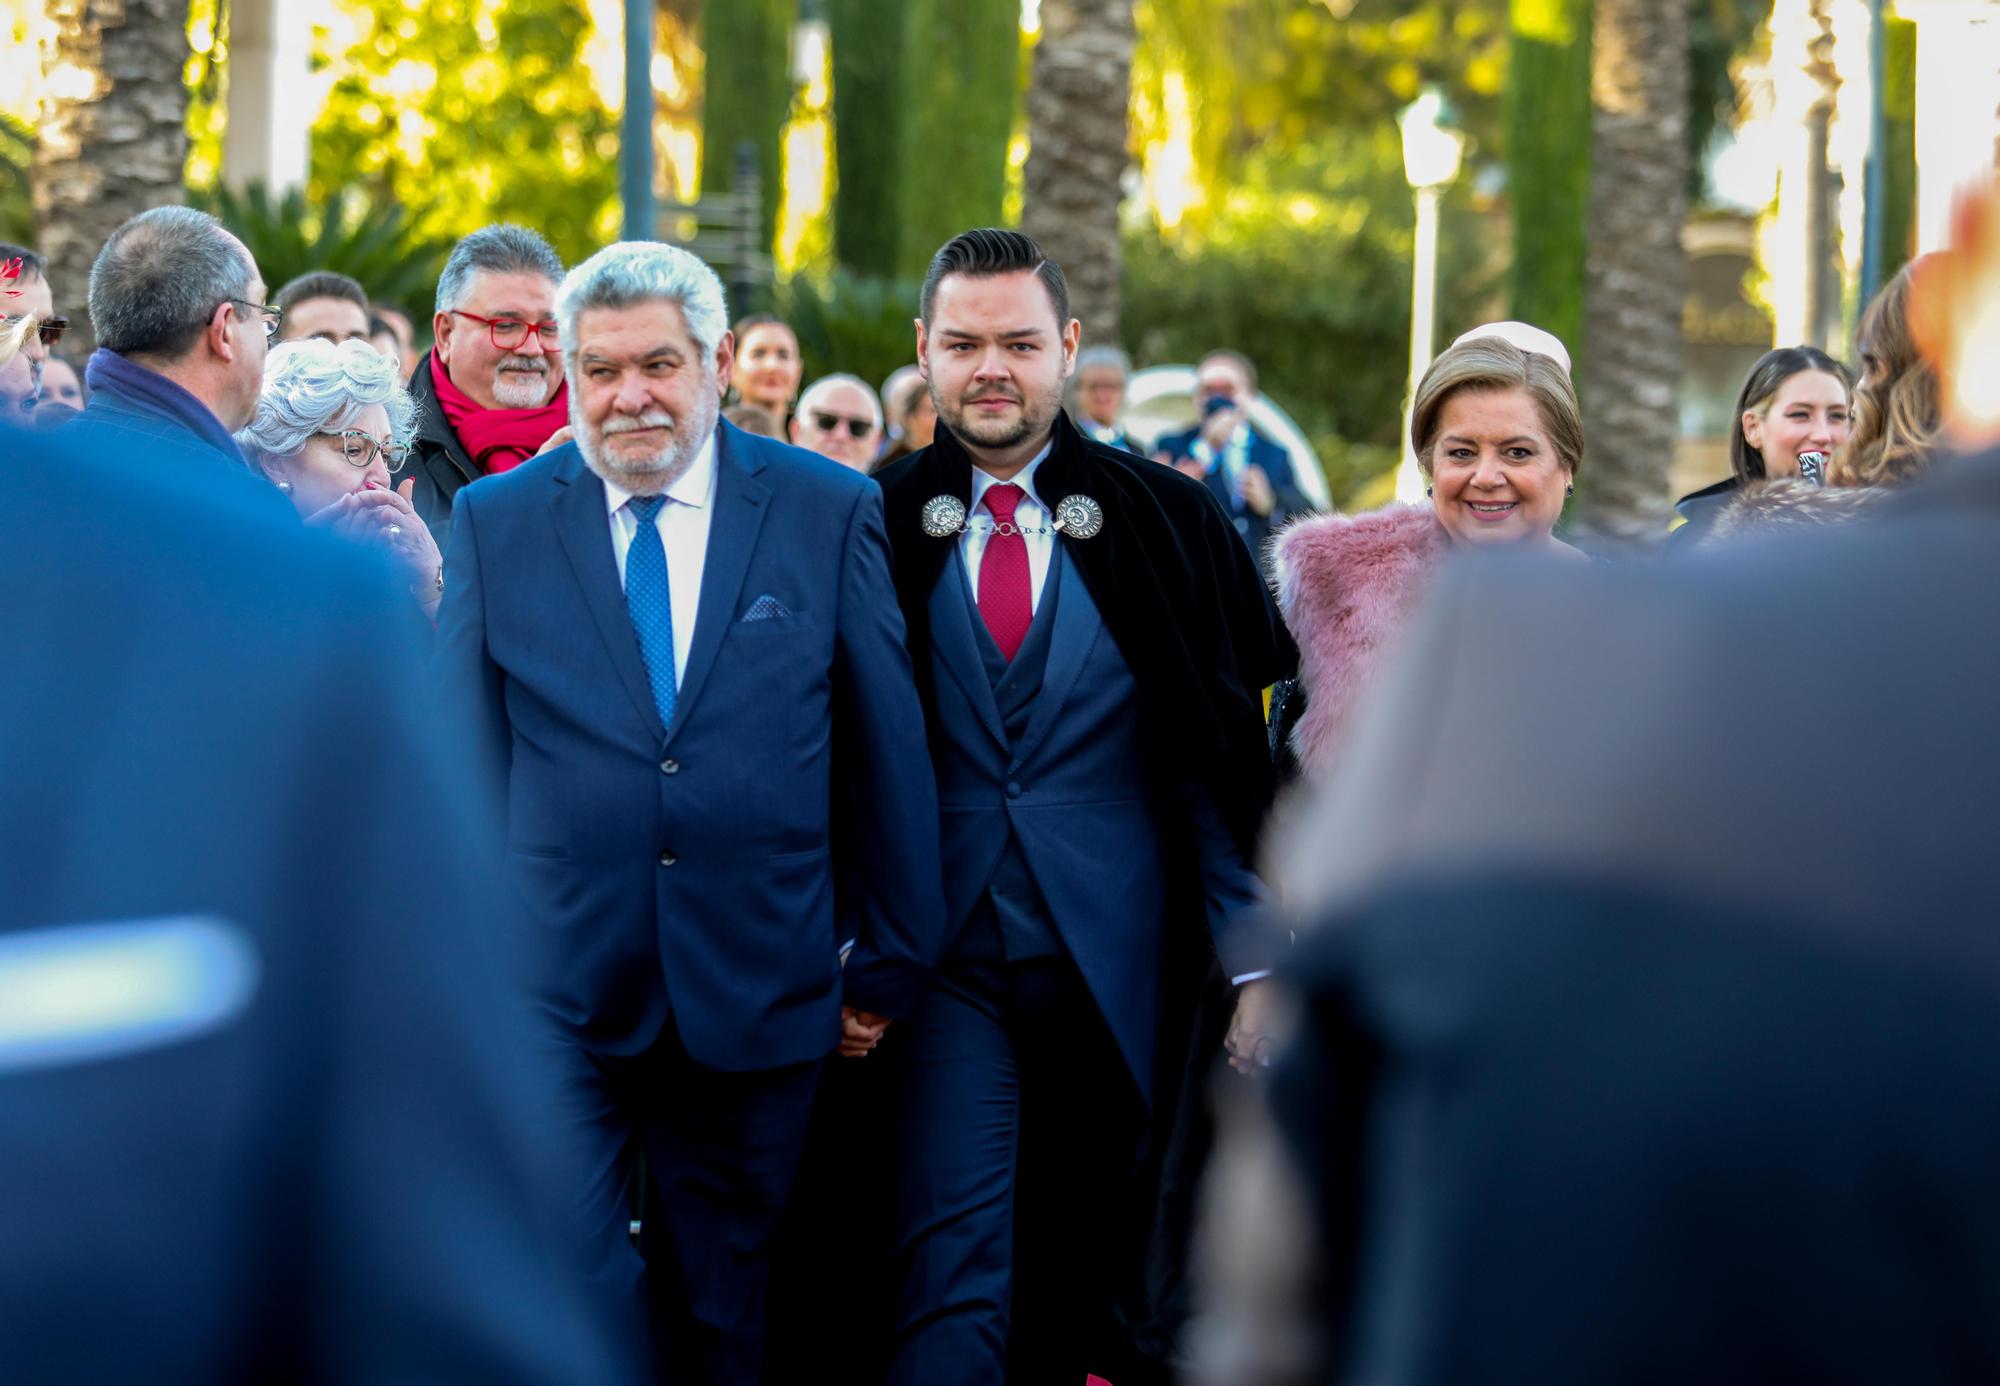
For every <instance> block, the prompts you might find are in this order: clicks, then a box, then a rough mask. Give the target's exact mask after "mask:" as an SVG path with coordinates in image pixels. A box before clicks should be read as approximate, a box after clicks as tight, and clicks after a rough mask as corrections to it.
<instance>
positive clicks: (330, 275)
mask: <svg viewBox="0 0 2000 1386" xmlns="http://www.w3.org/2000/svg"><path fill="white" fill-rule="evenodd" d="M309 298H338V299H343V300H345V301H346V302H348V303H352V304H354V305H355V306H356V307H358V308H359V309H360V310H361V311H362V312H364V313H372V312H373V311H374V309H373V307H372V306H370V304H369V302H368V290H366V289H364V288H362V287H361V281H360V280H358V279H349V278H348V277H347V276H346V275H344V274H342V273H340V272H339V271H338V270H307V271H306V272H305V273H304V274H302V275H300V276H299V277H298V278H297V279H294V280H293V281H292V282H291V283H289V284H287V285H285V287H284V288H282V289H280V290H278V296H277V297H276V298H274V299H272V300H271V306H272V307H274V308H280V309H283V310H284V311H285V312H287V313H289V312H291V311H292V309H293V307H294V306H296V305H298V304H301V303H304V302H305V301H306V300H307V299H309Z"/></svg>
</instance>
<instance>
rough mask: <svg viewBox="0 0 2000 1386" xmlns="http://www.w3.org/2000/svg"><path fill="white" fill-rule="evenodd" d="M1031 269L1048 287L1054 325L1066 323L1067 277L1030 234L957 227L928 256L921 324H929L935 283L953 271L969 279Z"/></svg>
mask: <svg viewBox="0 0 2000 1386" xmlns="http://www.w3.org/2000/svg"><path fill="white" fill-rule="evenodd" d="M1023 270H1033V271H1034V272H1035V275H1036V277H1037V278H1039V279H1040V280H1041V281H1042V287H1043V288H1045V289H1047V290H1048V291H1049V302H1050V303H1051V304H1053V305H1054V306H1055V310H1056V329H1057V330H1058V331H1061V330H1062V329H1063V328H1065V327H1067V326H1069V281H1068V280H1066V279H1064V278H1063V272H1062V266H1061V265H1058V264H1057V263H1056V262H1055V261H1054V260H1051V259H1050V258H1049V257H1048V256H1047V255H1045V254H1043V253H1042V247H1041V244H1040V243H1039V242H1038V241H1036V240H1035V238H1034V237H1033V236H1026V235H1023V234H1022V233H1021V232H1019V231H1002V230H1000V229H998V228H997V227H991V226H984V227H981V228H980V229H978V230H977V231H961V232H959V234H957V235H956V236H953V237H952V238H951V239H950V240H948V241H946V242H945V243H944V245H943V246H942V247H941V248H940V249H939V250H938V253H937V254H935V255H933V256H931V267H930V271H929V272H928V273H927V274H925V275H924V294H923V301H922V311H923V319H924V327H925V329H926V330H928V329H929V327H930V325H931V309H932V307H933V306H934V305H935V304H936V303H937V291H938V285H939V284H941V283H943V282H944V280H945V279H946V278H947V277H949V276H951V275H954V274H962V275H965V276H966V277H967V278H970V279H991V278H993V277H994V276H995V275H1001V274H1019V273H1020V272H1021V271H1023Z"/></svg>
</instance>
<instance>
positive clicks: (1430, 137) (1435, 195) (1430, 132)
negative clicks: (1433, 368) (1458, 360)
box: [1396, 87, 1465, 501]
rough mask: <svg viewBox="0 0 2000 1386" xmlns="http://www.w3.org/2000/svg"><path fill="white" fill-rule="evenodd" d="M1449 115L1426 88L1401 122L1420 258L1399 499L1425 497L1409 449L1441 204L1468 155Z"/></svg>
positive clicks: (1432, 324) (1429, 338) (1427, 352)
mask: <svg viewBox="0 0 2000 1386" xmlns="http://www.w3.org/2000/svg"><path fill="white" fill-rule="evenodd" d="M1446 115H1447V113H1446V110H1445V104H1444V95H1443V93H1441V92H1440V91H1439V90H1438V89H1437V88H1436V87H1425V88H1424V90H1423V93H1422V94H1421V95H1420V96H1418V97H1417V99H1416V100H1415V101H1412V102H1411V103H1410V104H1409V105H1408V106H1406V107H1404V108H1403V112H1402V114H1401V115H1399V116H1397V118H1396V123H1397V124H1398V125H1399V126H1401V127H1402V131H1403V175H1404V177H1406V178H1408V179H1409V180H1410V191H1411V192H1412V193H1414V194H1415V195H1416V202H1417V237H1416V240H1417V245H1416V256H1415V264H1414V265H1413V267H1412V268H1413V273H1412V274H1411V276H1410V382H1409V386H1408V388H1407V389H1406V390H1405V392H1404V395H1403V462H1402V465H1401V466H1400V467H1398V468H1397V469H1396V499H1397V500H1399V501H1415V500H1420V499H1422V497H1423V494H1424V478H1423V473H1422V472H1420V471H1419V470H1418V469H1417V457H1416V453H1415V452H1414V451H1412V450H1411V447H1410V411H1411V409H1412V408H1413V407H1414V405H1415V404H1416V399H1417V386H1418V384H1419V383H1421V382H1422V380H1423V378H1424V372H1425V371H1426V370H1428V369H1429V368H1430V364H1431V349H1432V346H1433V337H1434V334H1435V332H1436V330H1437V254H1438V204H1439V202H1440V201H1441V200H1442V199H1443V197H1444V190H1445V189H1446V188H1447V187H1449V186H1451V182H1452V180H1453V179H1455V178H1457V177H1458V166H1459V163H1460V161H1461V160H1462V159H1463V158H1464V156H1465V141H1464V138H1463V137H1462V136H1461V135H1459V133H1458V132H1457V131H1456V130H1453V129H1451V128H1449V127H1448V126H1447V125H1446V123H1445V120H1446Z"/></svg>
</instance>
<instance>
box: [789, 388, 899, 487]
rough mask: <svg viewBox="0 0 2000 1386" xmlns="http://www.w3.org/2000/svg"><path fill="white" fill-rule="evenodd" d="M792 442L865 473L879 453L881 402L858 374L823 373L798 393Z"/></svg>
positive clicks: (793, 419)
mask: <svg viewBox="0 0 2000 1386" xmlns="http://www.w3.org/2000/svg"><path fill="white" fill-rule="evenodd" d="M792 441H793V442H794V443H797V444H798V445H799V446H800V447H802V448H807V449H809V450H811V451H813V452H816V453H818V454H819V455H820V456H821V457H831V458H832V459H833V460H834V461H836V462H838V463H840V464H841V465H842V466H843V467H852V468H853V469H854V470H855V471H857V472H866V471H867V470H868V469H869V468H870V467H872V466H874V465H875V459H876V458H877V457H879V456H881V454H882V404H881V401H880V400H878V399H876V398H875V392H874V391H873V390H871V389H869V388H868V384H867V382H866V381H864V380H862V379H860V378H859V377H857V376H852V375H823V376H821V377H820V378H819V379H818V380H815V381H814V382H813V383H812V384H811V385H808V386H807V387H806V392H805V393H804V394H803V395H800V396H799V412H798V413H797V414H795V415H794V416H793V417H792Z"/></svg>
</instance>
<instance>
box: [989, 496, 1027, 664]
mask: <svg viewBox="0 0 2000 1386" xmlns="http://www.w3.org/2000/svg"><path fill="white" fill-rule="evenodd" d="M1025 494H1026V492H1024V491H1022V489H1021V488H1020V487H1018V486H1016V485H1014V483H1013V482H1011V481H1006V482H1002V483H1000V484H999V485H997V486H989V487H987V488H986V497H985V499H984V500H982V501H981V502H980V504H982V505H984V506H985V507H986V508H987V509H988V510H989V511H991V512H992V513H993V524H994V531H993V533H991V534H989V535H987V536H986V549H985V551H984V552H983V553H981V554H980V556H979V614H980V615H981V616H984V617H985V618H986V629H987V630H989V631H991V632H992V633H993V643H994V644H996V645H998V646H999V647H1000V653H1001V654H1003V655H1005V656H1007V658H1008V659H1010V660H1011V659H1013V658H1014V652H1015V651H1016V650H1019V649H1020V648H1021V642H1022V641H1023V640H1025V639H1026V638H1027V635H1028V626H1029V623H1030V622H1032V621H1033V620H1034V618H1035V612H1034V605H1033V603H1032V602H1030V601H1029V599H1028V541H1027V540H1025V539H1023V538H1022V537H1021V533H1020V529H1019V527H1018V526H1017V525H1016V523H1015V520H1014V507H1015V506H1017V505H1019V504H1020V503H1021V497H1022V496H1024V495H1025ZM1003 529H1004V530H1006V531H1007V532H1005V533H1002V532H1001V531H1002V530H1003Z"/></svg>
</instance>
